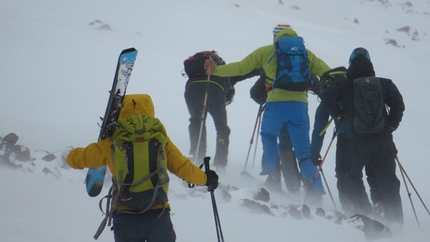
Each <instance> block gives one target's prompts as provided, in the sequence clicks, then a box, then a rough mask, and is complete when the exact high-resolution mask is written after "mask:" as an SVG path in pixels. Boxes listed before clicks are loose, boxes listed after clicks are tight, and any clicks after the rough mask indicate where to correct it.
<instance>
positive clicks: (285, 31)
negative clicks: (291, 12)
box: [273, 24, 297, 43]
mask: <svg viewBox="0 0 430 242" xmlns="http://www.w3.org/2000/svg"><path fill="white" fill-rule="evenodd" d="M282 36H289V37H295V36H297V32H296V31H294V30H293V28H291V26H290V25H289V24H278V25H276V26H275V28H273V43H275V42H276V41H277V40H278V39H279V38H281V37H282Z"/></svg>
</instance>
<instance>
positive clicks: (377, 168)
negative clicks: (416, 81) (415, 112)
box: [322, 47, 405, 224]
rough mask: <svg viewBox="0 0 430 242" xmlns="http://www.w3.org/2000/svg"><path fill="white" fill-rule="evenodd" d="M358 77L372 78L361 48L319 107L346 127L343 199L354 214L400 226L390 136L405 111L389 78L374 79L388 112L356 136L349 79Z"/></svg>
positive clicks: (395, 153)
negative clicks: (376, 215) (379, 126)
mask: <svg viewBox="0 0 430 242" xmlns="http://www.w3.org/2000/svg"><path fill="white" fill-rule="evenodd" d="M359 77H375V71H374V69H373V64H372V62H371V60H370V55H369V52H368V51H367V50H366V49H364V48H361V47H360V48H356V49H354V50H353V52H352V53H351V56H350V66H349V68H348V72H347V78H346V79H343V80H340V81H337V82H335V83H334V84H333V85H331V86H330V87H328V88H327V89H326V90H325V91H324V92H323V94H322V105H323V106H324V108H325V109H326V110H327V112H329V113H330V115H332V116H333V117H338V118H340V119H344V120H345V122H346V123H347V127H348V128H347V138H348V142H349V145H348V156H347V159H346V166H345V169H346V170H345V171H346V177H345V186H346V187H347V188H348V194H347V196H348V198H349V200H350V202H351V204H352V205H353V206H354V211H355V212H356V213H364V214H372V213H373V208H375V211H377V212H378V211H381V210H383V211H384V216H385V219H386V220H387V222H388V223H397V224H403V210H402V202H401V198H400V194H399V190H400V181H399V180H398V179H397V177H396V163H395V158H396V155H397V149H396V146H395V144H394V142H393V136H392V132H393V131H394V130H396V129H397V127H398V126H399V124H400V122H401V120H402V117H403V112H404V110H405V105H404V102H403V97H402V95H401V93H400V92H399V90H398V89H397V87H396V85H395V84H394V83H393V82H392V81H391V80H390V79H386V78H380V77H378V79H379V82H380V86H381V87H382V101H383V104H384V105H386V106H387V107H388V108H389V112H388V111H387V109H386V108H384V109H383V110H382V116H383V122H384V125H383V126H384V128H383V130H382V131H379V132H376V133H371V134H362V133H358V132H357V131H356V129H355V126H354V125H355V124H356V123H355V122H354V116H355V115H356V114H355V112H356V111H357V110H356V108H355V107H354V88H353V80H354V79H356V78H359ZM339 102H340V103H341V105H342V109H341V108H340V106H339ZM363 167H365V171H366V175H367V181H368V183H369V186H370V194H371V200H372V202H373V204H374V206H373V207H372V205H371V204H370V203H369V200H368V196H367V193H366V191H365V187H364V185H363V181H362V176H363V175H362V170H363Z"/></svg>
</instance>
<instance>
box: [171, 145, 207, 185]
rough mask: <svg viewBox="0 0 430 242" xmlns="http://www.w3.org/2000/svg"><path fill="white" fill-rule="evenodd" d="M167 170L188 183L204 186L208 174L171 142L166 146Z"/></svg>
mask: <svg viewBox="0 0 430 242" xmlns="http://www.w3.org/2000/svg"><path fill="white" fill-rule="evenodd" d="M166 152H167V169H168V170H169V171H170V172H171V173H173V174H175V175H176V176H177V177H179V178H181V179H182V180H184V181H185V182H187V183H190V184H196V185H199V186H203V185H205V184H206V179H207V178H206V174H205V173H204V172H203V171H202V170H201V169H200V168H198V167H197V166H196V165H194V164H193V163H191V161H190V160H189V159H188V158H187V157H185V156H184V155H182V153H181V151H180V150H179V149H178V148H177V147H176V146H175V145H174V144H173V143H172V141H170V140H169V142H168V143H167V145H166Z"/></svg>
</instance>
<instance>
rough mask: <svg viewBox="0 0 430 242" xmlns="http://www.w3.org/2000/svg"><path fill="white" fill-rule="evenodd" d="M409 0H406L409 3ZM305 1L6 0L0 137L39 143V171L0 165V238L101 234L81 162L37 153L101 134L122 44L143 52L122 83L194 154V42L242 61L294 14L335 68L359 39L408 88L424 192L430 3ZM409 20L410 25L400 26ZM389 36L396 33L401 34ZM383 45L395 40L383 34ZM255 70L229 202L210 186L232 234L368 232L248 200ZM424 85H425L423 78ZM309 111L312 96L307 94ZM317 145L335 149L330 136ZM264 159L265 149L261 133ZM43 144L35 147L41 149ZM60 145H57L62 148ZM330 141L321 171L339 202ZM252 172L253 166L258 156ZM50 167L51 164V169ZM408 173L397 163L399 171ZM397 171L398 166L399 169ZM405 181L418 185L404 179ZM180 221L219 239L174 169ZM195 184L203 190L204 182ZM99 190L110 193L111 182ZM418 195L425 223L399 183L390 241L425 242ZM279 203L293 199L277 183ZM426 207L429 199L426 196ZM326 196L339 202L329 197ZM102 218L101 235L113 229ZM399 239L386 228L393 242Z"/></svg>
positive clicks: (353, 235) (237, 111) (236, 113)
mask: <svg viewBox="0 0 430 242" xmlns="http://www.w3.org/2000/svg"><path fill="white" fill-rule="evenodd" d="M408 3H409V4H408ZM408 3H407V2H406V1H405V2H404V1H398V0H391V1H355V0H328V1H318V0H308V1H299V0H291V1H288V2H287V1H284V4H280V3H279V1H276V0H270V1H260V0H236V1H234V2H232V1H228V0H218V1H208V0H176V1H173V0H166V1H139V0H128V1H112V0H105V1H102V0H92V1H84V0H76V1H73V2H70V1H66V0H56V1H54V0H37V1H34V0H13V1H12V0H5V1H3V2H1V3H0V32H1V33H2V41H1V43H2V44H1V45H0V53H1V55H0V64H1V65H0V73H1V74H2V77H1V86H2V90H3V92H2V94H1V95H0V103H2V104H3V107H4V108H3V109H2V112H1V113H0V120H1V123H0V135H1V136H4V135H6V134H8V133H9V132H15V133H17V134H18V135H19V136H20V140H19V141H18V144H22V145H24V146H27V147H29V148H30V149H31V151H32V154H35V157H36V160H35V161H34V163H35V165H34V166H33V165H31V164H29V166H31V167H33V170H34V171H35V172H33V173H28V172H22V171H13V170H10V169H6V168H4V169H3V168H2V169H0V191H2V195H1V196H0V197H1V199H0V205H1V207H3V209H2V210H0V238H1V239H0V240H1V241H6V242H9V241H22V242H25V241H32V242H39V241H44V242H45V241H93V239H92V235H93V234H94V232H95V230H96V229H97V226H98V225H99V223H100V221H101V219H102V217H101V213H100V211H99V210H98V200H99V199H97V198H89V197H88V196H87V195H86V192H85V189H84V185H83V179H84V176H85V172H84V171H75V170H69V169H65V168H62V167H60V168H56V167H57V166H61V162H59V163H52V162H51V163H49V164H48V165H47V162H45V161H43V160H41V159H40V158H41V156H40V154H41V153H40V152H41V151H43V150H47V151H50V152H60V153H61V152H62V151H63V149H65V148H66V147H69V146H74V147H76V146H85V145H87V144H88V143H90V142H93V141H95V139H96V138H97V135H98V131H99V130H98V126H97V124H96V123H97V122H98V117H99V116H102V115H103V113H104V110H105V105H106V101H107V98H108V93H107V92H108V90H109V89H110V87H111V81H112V78H113V74H114V68H115V65H116V63H115V62H116V59H117V56H118V54H119V52H120V51H121V50H122V49H125V48H129V47H135V48H136V49H138V50H139V54H138V57H137V61H136V65H135V68H134V70H133V74H132V76H131V79H130V85H129V87H128V90H127V91H128V93H148V94H150V95H151V96H152V98H153V100H154V103H155V107H156V116H158V117H159V118H160V119H161V120H162V121H163V123H164V124H165V126H166V128H167V131H168V133H169V135H170V137H171V139H172V140H173V142H175V143H176V145H177V146H178V147H179V148H180V149H181V150H182V151H183V152H184V153H185V154H186V153H187V151H188V149H189V146H188V129H187V125H188V113H187V109H186V106H185V101H184V98H183V90H184V84H185V81H186V80H185V79H184V78H182V77H181V75H180V73H181V70H182V69H183V65H182V64H183V61H184V60H185V59H186V58H187V57H188V56H190V55H193V54H194V53H195V52H198V51H202V50H212V49H214V50H217V51H218V53H219V55H220V56H222V57H223V58H224V59H225V60H226V61H227V63H228V62H232V61H238V60H240V59H242V58H243V57H245V56H246V55H247V54H249V53H250V52H251V51H253V50H254V49H256V48H257V47H260V46H262V45H266V44H269V43H270V42H271V41H272V36H271V31H272V28H273V26H275V25H276V24H278V23H288V24H290V25H292V26H293V28H294V29H296V30H297V32H298V33H299V34H300V35H301V36H303V37H304V39H305V40H306V45H307V47H308V48H309V49H311V50H312V51H313V52H314V53H315V54H316V55H318V56H319V57H320V58H322V59H323V60H325V61H326V62H327V64H329V65H330V66H332V67H336V66H340V65H347V60H348V56H349V53H350V52H351V51H352V49H354V48H356V47H358V46H363V47H365V48H367V49H368V50H369V51H370V55H371V58H372V61H373V64H374V66H375V69H376V73H377V75H379V76H384V77H388V78H392V79H393V80H394V82H395V83H396V85H397V86H398V87H399V89H400V91H401V92H402V94H403V96H404V99H405V103H406V108H407V110H406V112H405V117H404V120H403V122H402V123H401V126H400V128H399V129H398V130H397V131H396V133H395V141H396V145H397V147H398V149H399V158H400V161H401V162H402V164H403V166H404V167H405V169H406V171H407V172H408V175H409V177H410V178H411V179H412V181H413V182H414V185H415V187H416V188H417V189H418V191H419V192H420V195H421V197H422V198H423V200H424V202H428V201H430V192H429V191H428V189H426V184H427V180H428V179H427V177H428V174H427V171H428V169H429V168H430V165H429V164H428V162H427V161H426V157H427V156H428V155H427V153H428V152H427V151H426V149H427V146H428V137H429V136H430V129H429V128H428V124H427V123H428V122H427V121H428V118H429V117H430V111H428V109H427V108H426V105H425V104H426V103H429V102H430V96H429V95H428V94H427V89H428V88H426V85H427V84H428V80H427V78H426V70H427V69H428V66H429V65H430V36H429V35H430V27H429V25H428V22H429V19H430V13H429V12H430V1H428V0H422V1H417V0H415V1H409V2H408ZM406 26H409V31H408V32H405V31H397V30H398V29H400V28H403V27H406ZM394 40H395V41H396V43H394ZM387 43H388V44H387ZM254 81H255V80H254V79H253V80H248V81H245V82H242V83H239V84H237V86H236V91H237V94H236V96H235V101H234V102H233V103H232V104H231V105H230V106H229V107H228V118H229V125H230V127H231V129H232V134H231V142H230V145H231V146H230V147H231V151H230V161H229V165H228V169H227V171H226V173H225V174H221V178H220V179H221V183H223V184H229V185H234V186H237V187H238V188H239V190H237V191H230V194H231V196H232V198H231V200H230V201H228V200H226V199H225V198H224V197H223V194H222V193H221V192H220V191H217V192H216V194H215V195H216V198H217V202H218V209H219V213H220V219H221V223H222V228H223V232H224V238H225V241H263V240H264V241H281V240H293V241H295V240H297V241H316V240H321V241H334V242H336V241H358V242H359V241H365V238H364V234H363V233H362V232H360V231H358V230H357V229H355V228H351V227H348V226H340V225H336V224H334V223H332V222H330V221H327V220H325V219H322V218H319V217H313V218H312V219H311V220H295V219H293V218H291V217H288V216H287V217H283V216H281V214H275V215H277V216H270V215H266V214H255V213H253V212H251V211H249V209H246V208H244V207H242V206H241V204H242V203H243V200H242V199H244V198H249V197H252V195H253V194H254V192H255V191H256V190H258V189H259V188H258V187H257V186H254V185H252V184H248V183H246V182H244V181H243V180H241V179H240V176H239V174H240V172H241V171H242V170H243V166H244V161H245V158H246V152H247V150H248V146H249V140H250V137H251V134H252V129H253V125H254V122H255V116H256V114H257V109H258V106H257V105H256V104H254V103H253V101H252V100H251V99H250V98H249V88H250V87H251V86H252V84H253V83H254ZM421 84H422V85H421ZM309 100H310V103H309V115H310V117H311V122H312V119H313V114H314V110H315V108H316V107H317V105H318V102H317V99H316V97H315V96H310V98H309ZM208 137H209V140H208V145H209V150H208V155H212V154H213V151H214V147H215V145H214V140H215V134H214V128H213V124H212V122H211V121H208ZM329 138H330V137H328V138H327V139H326V144H325V147H324V148H323V150H325V149H326V148H327V144H328V141H329ZM259 145H260V146H259V149H258V152H257V157H260V156H261V144H259ZM37 151H39V153H38V152H37ZM55 154H57V153H55ZM333 155H334V152H333V151H332V152H331V153H330V155H329V157H328V160H327V162H326V163H325V174H326V177H327V180H328V183H329V186H330V188H331V191H332V193H333V195H334V196H335V202H336V203H337V204H338V205H337V206H339V203H338V200H337V191H336V186H335V177H334V162H330V161H333ZM251 163H252V160H251V162H250V164H249V166H248V170H249V171H250V172H251V173H253V174H254V175H257V174H258V172H259V159H257V161H256V162H255V163H256V164H255V166H254V167H252V164H251ZM45 166H49V167H50V168H51V169H53V170H55V171H56V172H54V173H56V174H57V175H58V174H59V175H60V177H59V178H57V177H55V175H54V174H51V173H50V174H48V175H45V174H44V173H43V172H41V171H42V170H43V169H42V168H41V167H45ZM399 175H400V174H399ZM399 178H400V176H399ZM409 189H412V188H411V187H410V186H409ZM170 190H171V191H170V200H171V206H172V214H174V215H173V216H172V220H173V223H174V226H175V230H176V233H177V235H178V240H177V241H216V239H217V238H216V234H215V226H214V219H213V212H212V205H211V200H210V196H209V194H208V193H204V192H201V191H196V192H193V190H191V189H189V188H187V187H186V186H185V184H183V183H182V182H181V181H180V180H179V179H175V178H173V177H172V182H171V186H170ZM196 190H198V189H196ZM104 191H107V189H105V190H104ZM411 192H412V199H413V202H414V205H415V208H416V211H417V214H418V218H419V220H420V223H421V230H420V229H419V228H418V226H417V223H416V221H415V217H414V214H413V211H412V206H411V204H410V202H409V198H408V196H407V194H406V191H405V186H404V183H403V181H402V187H401V193H402V197H403V208H404V212H405V225H404V226H403V228H402V230H400V231H398V230H396V231H393V232H394V239H393V240H392V241H405V240H408V241H411V242H415V241H417V242H418V241H428V240H429V238H430V231H429V230H430V218H429V214H427V212H426V211H425V210H424V208H423V206H422V204H421V202H420V201H419V200H418V198H417V196H416V194H415V193H414V192H413V190H411ZM272 199H273V201H272V202H273V203H276V204H282V205H286V206H287V205H289V204H291V203H294V202H296V201H294V200H290V199H287V198H286V197H282V196H276V194H274V195H273V198H272ZM427 205H428V204H427ZM324 208H325V209H326V210H327V211H329V210H331V209H333V204H332V203H331V201H330V198H329V197H328V196H327V197H326V198H325V200H324ZM112 240H113V239H112V234H111V232H110V231H109V230H108V229H106V231H105V232H104V233H103V234H102V236H101V237H100V239H99V241H112ZM390 241H391V240H390Z"/></svg>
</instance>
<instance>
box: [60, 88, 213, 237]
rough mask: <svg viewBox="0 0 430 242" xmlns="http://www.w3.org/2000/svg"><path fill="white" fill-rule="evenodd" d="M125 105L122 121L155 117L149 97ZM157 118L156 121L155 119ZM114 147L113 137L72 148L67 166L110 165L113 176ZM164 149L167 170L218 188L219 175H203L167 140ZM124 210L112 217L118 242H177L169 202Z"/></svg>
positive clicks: (136, 97) (129, 97) (130, 97)
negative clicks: (135, 117) (135, 116)
mask: <svg viewBox="0 0 430 242" xmlns="http://www.w3.org/2000/svg"><path fill="white" fill-rule="evenodd" d="M123 105H124V106H123V108H122V109H121V113H120V117H119V119H123V118H127V117H130V116H131V115H135V114H145V115H147V116H150V117H154V113H155V111H154V105H153V103H152V99H151V97H150V96H149V95H146V94H133V95H126V96H125V98H124V103H123ZM154 119H156V118H155V117H154ZM112 145H113V140H112V137H108V138H106V139H103V140H100V141H98V142H96V143H92V144H90V145H88V146H87V147H85V148H76V149H73V150H72V151H71V152H70V153H69V155H68V156H67V164H68V165H69V166H70V167H72V168H75V169H83V168H90V167H100V166H104V165H108V167H109V169H110V170H111V172H112V174H113V175H114V174H115V170H114V166H113V161H112V154H111V146H112ZM165 150H166V154H167V169H168V170H169V171H170V172H171V173H173V174H175V175H176V176H178V177H179V178H181V179H183V180H184V181H186V182H187V183H191V184H196V185H200V186H203V185H206V186H208V190H213V189H215V188H216V187H217V186H218V175H217V174H216V172H215V171H212V170H209V171H206V172H203V171H202V170H201V169H199V168H198V167H197V166H195V165H194V164H192V163H191V161H190V160H189V159H188V158H186V157H185V156H183V155H182V153H181V152H180V150H179V149H178V148H177V147H176V146H175V145H174V144H173V142H172V141H171V140H170V139H168V142H167V144H166V146H165ZM114 179H115V177H114ZM124 210H126V208H124V207H121V208H119V209H118V210H117V212H116V213H115V214H114V215H113V231H114V236H115V242H126V241H130V240H131V239H132V238H133V239H134V240H141V241H147V242H152V241H166V242H173V241H175V240H176V235H175V231H174V229H173V225H172V222H171V220H170V206H169V204H168V203H167V202H165V203H162V204H157V205H155V206H153V207H152V208H151V209H150V210H148V211H146V212H144V213H139V211H136V213H133V212H134V211H127V212H124ZM134 240H133V241H134Z"/></svg>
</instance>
